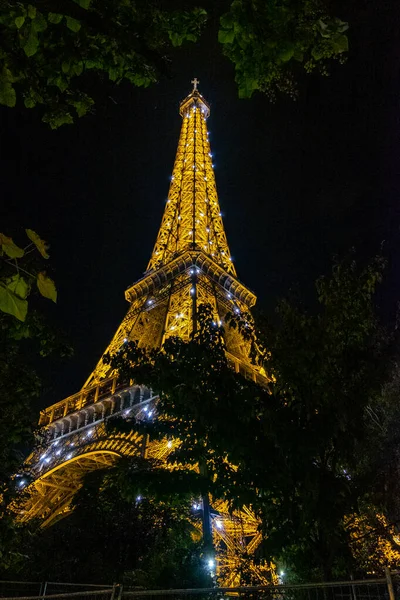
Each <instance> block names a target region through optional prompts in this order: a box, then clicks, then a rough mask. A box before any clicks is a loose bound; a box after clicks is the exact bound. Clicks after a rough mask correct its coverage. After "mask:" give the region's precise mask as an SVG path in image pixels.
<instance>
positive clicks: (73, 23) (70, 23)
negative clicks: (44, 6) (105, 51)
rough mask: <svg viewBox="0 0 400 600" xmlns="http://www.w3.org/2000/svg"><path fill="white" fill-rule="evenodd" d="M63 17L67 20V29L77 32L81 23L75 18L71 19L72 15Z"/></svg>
mask: <svg viewBox="0 0 400 600" xmlns="http://www.w3.org/2000/svg"><path fill="white" fill-rule="evenodd" d="M65 18H66V20H67V27H68V29H70V30H71V31H74V32H75V33H77V32H78V31H79V30H80V28H81V24H80V23H79V21H77V20H76V19H73V18H72V17H65Z"/></svg>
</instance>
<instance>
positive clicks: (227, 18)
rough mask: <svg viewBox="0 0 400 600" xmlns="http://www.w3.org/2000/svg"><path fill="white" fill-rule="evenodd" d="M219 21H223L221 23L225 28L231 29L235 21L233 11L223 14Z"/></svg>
mask: <svg viewBox="0 0 400 600" xmlns="http://www.w3.org/2000/svg"><path fill="white" fill-rule="evenodd" d="M219 22H220V23H221V25H222V27H223V28H224V29H230V28H231V27H232V23H233V15H232V13H225V14H224V15H222V17H221V18H220V20H219Z"/></svg>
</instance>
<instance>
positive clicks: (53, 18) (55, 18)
mask: <svg viewBox="0 0 400 600" xmlns="http://www.w3.org/2000/svg"><path fill="white" fill-rule="evenodd" d="M62 18H63V15H59V14H58V13H49V14H48V15H47V19H48V21H49V23H53V24H54V25H58V23H60V22H61V21H62Z"/></svg>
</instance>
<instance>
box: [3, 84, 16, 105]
mask: <svg viewBox="0 0 400 600" xmlns="http://www.w3.org/2000/svg"><path fill="white" fill-rule="evenodd" d="M16 102H17V94H16V93H15V90H14V88H13V86H12V84H11V83H10V82H9V81H4V80H0V104H4V106H9V107H10V108H13V107H14V106H15V104H16Z"/></svg>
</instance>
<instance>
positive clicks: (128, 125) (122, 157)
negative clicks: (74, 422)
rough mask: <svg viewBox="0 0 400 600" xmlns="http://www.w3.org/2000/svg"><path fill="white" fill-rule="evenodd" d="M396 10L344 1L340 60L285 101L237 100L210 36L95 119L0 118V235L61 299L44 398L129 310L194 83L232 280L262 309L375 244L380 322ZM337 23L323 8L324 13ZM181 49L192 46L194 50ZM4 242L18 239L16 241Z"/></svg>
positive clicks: (80, 371) (393, 130) (392, 277)
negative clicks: (45, 271) (346, 29)
mask: <svg viewBox="0 0 400 600" xmlns="http://www.w3.org/2000/svg"><path fill="white" fill-rule="evenodd" d="M398 4H400V3H398V2H397V3H396V2H394V1H393V2H390V3H389V2H388V3H385V2H384V1H381V2H368V1H364V2H361V1H357V2H353V3H351V7H350V8H349V7H345V8H344V9H343V10H342V11H341V12H340V13H338V14H339V16H341V17H342V18H343V19H345V20H349V21H350V25H351V30H350V54H349V60H348V62H347V64H346V65H344V66H340V65H337V66H335V67H334V68H333V69H332V74H331V76H330V77H328V78H321V77H316V76H305V77H304V79H303V80H302V82H301V86H300V97H299V99H298V101H297V102H292V101H291V100H288V99H285V98H283V99H280V100H278V102H277V103H276V104H270V103H269V101H268V100H267V99H266V98H265V97H263V96H262V95H261V94H256V95H255V96H254V98H252V99H251V100H247V101H246V100H239V99H238V98H237V91H236V86H235V83H234V73H233V68H232V66H231V65H230V63H229V62H228V61H227V60H226V59H224V58H223V57H222V56H221V55H220V51H219V48H218V45H217V43H216V42H215V41H214V38H213V31H211V32H210V33H209V34H208V35H207V36H206V37H205V39H204V41H203V42H202V44H200V45H198V46H196V48H195V49H190V48H188V49H187V50H186V51H183V53H178V54H177V56H176V57H175V58H174V60H173V63H172V77H171V78H170V79H169V80H167V79H165V80H162V81H161V82H160V83H159V84H158V85H155V86H153V87H151V88H150V89H147V90H141V89H136V88H132V87H130V86H128V85H122V86H120V87H118V88H109V89H107V90H105V89H99V90H98V104H97V107H96V112H95V114H94V115H92V116H89V117H86V118H84V119H81V120H79V121H78V122H77V123H76V124H75V125H74V126H67V127H64V128H61V129H60V130H58V131H55V132H54V131H50V130H49V129H48V128H47V126H46V125H44V124H42V123H41V122H40V117H39V115H38V114H37V113H35V112H34V111H29V112H28V111H19V110H15V109H13V110H12V109H2V110H1V111H0V120H1V123H0V128H1V132H0V135H1V137H0V140H1V142H0V143H1V149H0V158H1V161H0V177H1V190H2V197H3V202H2V207H1V215H0V216H1V231H4V232H5V233H7V234H9V235H16V232H18V231H20V230H21V228H22V227H30V228H32V229H35V230H36V231H37V232H39V233H40V234H41V235H42V237H44V238H45V239H47V240H48V241H49V242H50V243H51V265H52V268H53V276H54V278H55V280H56V283H57V286H58V291H59V301H58V305H57V307H56V308H55V310H54V311H51V318H52V319H54V321H55V322H56V323H57V325H58V326H59V327H61V328H62V329H64V330H65V331H66V332H67V334H68V336H69V340H70V343H71V344H72V345H73V346H74V348H75V356H74V357H73V358H72V359H71V360H69V362H68V364H64V365H60V366H58V367H55V368H54V371H53V372H52V373H50V374H48V380H49V381H48V383H49V384H50V386H51V392H50V394H48V402H51V401H57V400H59V399H61V398H62V397H63V396H65V395H68V394H70V393H73V392H75V391H77V390H78V389H79V388H80V387H81V386H82V384H83V382H84V381H85V379H86V378H87V376H88V375H89V374H90V371H91V369H92V368H93V367H94V365H95V363H96V361H97V359H98V358H99V357H100V355H101V353H102V352H103V350H104V349H105V347H106V346H107V344H108V342H109V340H110V338H111V337H112V335H113V333H114V331H115V330H116V328H117V326H118V324H119V323H120V321H121V319H122V317H123V316H124V314H125V311H126V309H127V304H126V302H125V300H124V290H125V288H126V287H127V286H128V285H129V284H131V283H133V282H134V281H135V280H136V279H138V278H140V277H141V275H142V273H143V271H144V269H145V268H146V265H147V262H148V260H149V257H150V252H151V250H152V247H153V244H154V241H155V237H156V234H157V231H158V227H159V225H160V222H161V217H162V211H163V208H164V202H165V198H166V195H167V192H168V185H169V176H170V174H171V171H172V165H173V161H174V155H175V151H176V145H177V141H178V136H179V131H180V123H181V119H180V117H179V114H178V104H179V101H180V100H182V99H183V98H184V96H185V95H186V94H187V93H188V92H189V91H190V88H191V86H190V80H191V79H192V78H193V77H194V76H197V77H198V78H199V79H200V82H201V83H200V91H201V93H202V94H203V95H204V96H205V97H206V99H207V100H208V101H209V102H210V103H211V117H210V119H209V123H208V125H209V129H210V132H211V135H210V141H211V146H212V150H213V153H214V155H215V173H216V178H217V187H218V191H219V198H220V203H221V207H222V211H223V213H224V215H225V217H224V223H225V227H226V231H227V235H228V241H229V244H230V248H231V252H232V254H233V256H234V258H235V263H236V267H237V270H238V274H239V278H240V279H241V280H242V281H243V282H244V283H245V284H246V285H248V286H249V287H250V288H251V289H253V290H254V291H255V292H256V293H257V295H258V298H259V304H260V306H261V307H264V308H265V309H267V310H272V309H273V306H274V304H275V302H276V300H277V298H278V297H280V296H283V295H285V294H287V292H288V290H289V289H290V288H292V287H295V288H299V289H300V290H302V291H303V293H304V296H305V298H306V299H307V298H310V297H311V293H312V287H313V282H314V280H315V278H316V276H318V275H319V274H321V273H324V272H327V271H328V270H329V268H330V264H331V258H332V255H334V254H335V253H341V252H344V251H346V250H347V249H348V248H349V247H350V246H355V247H356V248H357V249H358V252H359V254H360V255H361V256H362V257H364V258H365V257H367V256H368V255H372V254H373V253H374V252H376V251H377V250H378V249H379V245H380V242H381V241H382V240H386V246H385V248H386V252H387V254H388V256H389V270H388V274H387V280H386V283H385V285H384V288H383V292H382V294H381V297H380V301H381V304H382V306H383V307H384V310H385V312H386V313H387V314H390V312H391V311H392V310H393V307H394V303H395V301H396V300H397V297H398V296H399V295H400V286H399V269H400V247H399V241H400V239H399V237H400V236H399V222H400V221H399V208H398V207H399V205H400V195H399V192H400V178H399V160H400V142H399V133H400V127H399V115H400V100H399V98H400V68H399V67H400V33H399V32H400V6H398ZM336 12H337V11H336ZM192 48H194V47H192ZM16 237H18V235H16Z"/></svg>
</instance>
